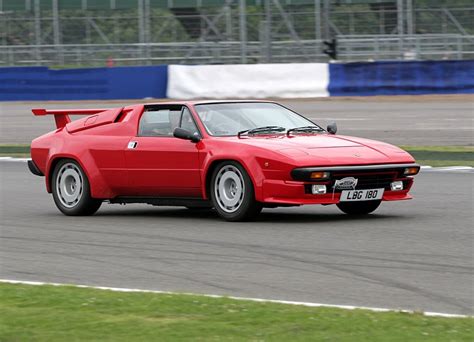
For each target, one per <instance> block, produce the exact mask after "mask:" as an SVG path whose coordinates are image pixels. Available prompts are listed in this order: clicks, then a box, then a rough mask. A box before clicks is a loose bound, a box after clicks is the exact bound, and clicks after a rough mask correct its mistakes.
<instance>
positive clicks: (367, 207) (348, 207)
mask: <svg viewBox="0 0 474 342" xmlns="http://www.w3.org/2000/svg"><path fill="white" fill-rule="evenodd" d="M380 203H381V201H362V202H339V203H338V204H337V207H338V208H339V209H340V210H341V211H342V212H344V213H346V214H348V215H353V216H358V215H367V214H370V213H371V212H373V211H374V210H375V209H377V208H378V207H379V205H380Z"/></svg>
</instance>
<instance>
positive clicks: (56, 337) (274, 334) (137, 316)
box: [0, 283, 474, 341]
mask: <svg viewBox="0 0 474 342" xmlns="http://www.w3.org/2000/svg"><path fill="white" fill-rule="evenodd" d="M0 298H1V301H0V310H1V312H2V315H1V319H0V340H1V341H72V340H74V341H152V340H160V341H180V340H198V341H200V340H202V341H210V340H212V341H216V340H218V341H249V340H254V341H256V340H259V341H266V340H271V341H314V340H317V341H322V340H328V341H472V340H473V339H474V319H473V318H443V317H427V316H423V315H422V314H419V313H415V314H408V313H400V312H372V311H368V310H344V309H335V308H311V307H304V306H296V305H287V304H275V303H256V302H251V301H244V300H233V299H227V298H209V297H204V296H194V295H180V294H154V293H124V292H113V291H108V290H96V289H86V288H77V287H72V286H48V285H42V286H33V285H19V284H5V283H4V284H0Z"/></svg>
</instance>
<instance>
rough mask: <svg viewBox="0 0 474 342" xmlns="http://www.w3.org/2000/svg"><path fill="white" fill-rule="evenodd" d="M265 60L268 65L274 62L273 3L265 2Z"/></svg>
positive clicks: (267, 0)
mask: <svg viewBox="0 0 474 342" xmlns="http://www.w3.org/2000/svg"><path fill="white" fill-rule="evenodd" d="M263 36H264V38H263V39H265V41H264V46H265V60H266V62H267V63H271V61H272V2H271V0H265V34H264V35H263Z"/></svg>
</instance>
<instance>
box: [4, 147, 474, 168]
mask: <svg viewBox="0 0 474 342" xmlns="http://www.w3.org/2000/svg"><path fill="white" fill-rule="evenodd" d="M400 147H401V148H403V149H404V150H405V151H407V152H409V153H410V154H411V155H413V157H414V158H415V159H416V161H417V162H418V163H420V164H421V165H431V166H473V167H474V147H473V146H400ZM29 155H30V146H29V145H0V156H1V157H22V158H25V157H29Z"/></svg>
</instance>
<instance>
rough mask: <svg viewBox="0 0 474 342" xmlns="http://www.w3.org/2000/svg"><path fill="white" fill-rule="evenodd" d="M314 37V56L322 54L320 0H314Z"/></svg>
mask: <svg viewBox="0 0 474 342" xmlns="http://www.w3.org/2000/svg"><path fill="white" fill-rule="evenodd" d="M314 39H315V40H316V44H315V45H316V56H317V55H320V54H322V52H323V51H322V50H323V49H322V44H321V0H314Z"/></svg>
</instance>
